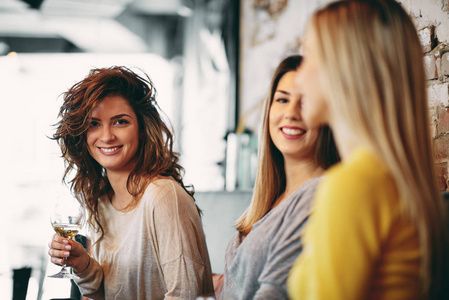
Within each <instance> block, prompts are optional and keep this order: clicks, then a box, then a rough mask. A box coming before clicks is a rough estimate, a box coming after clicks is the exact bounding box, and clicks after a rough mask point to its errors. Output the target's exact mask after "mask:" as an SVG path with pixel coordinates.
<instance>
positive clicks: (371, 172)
mask: <svg viewBox="0 0 449 300" xmlns="http://www.w3.org/2000/svg"><path fill="white" fill-rule="evenodd" d="M317 198H318V199H319V200H318V201H320V202H325V203H326V204H325V205H324V204H323V205H322V206H327V208H328V210H333V209H337V210H345V211H350V210H351V209H353V208H354V209H361V208H363V207H365V208H366V209H367V210H370V209H379V208H380V207H381V206H384V205H387V206H388V205H390V204H391V203H392V202H398V201H399V194H398V191H397V188H396V183H395V180H394V178H393V175H392V174H391V172H390V171H389V169H388V168H387V166H386V165H385V164H384V163H383V162H382V160H381V159H379V158H378V157H377V156H376V155H375V154H373V153H371V152H369V151H368V150H365V149H358V150H355V151H354V153H353V154H352V155H351V157H349V158H348V159H347V160H346V161H344V162H342V163H340V164H338V165H337V166H334V167H333V168H331V169H330V170H329V171H328V172H326V174H325V176H324V178H323V180H322V182H321V184H320V186H319V188H318V191H317Z"/></svg>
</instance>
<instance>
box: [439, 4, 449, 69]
mask: <svg viewBox="0 0 449 300" xmlns="http://www.w3.org/2000/svg"><path fill="white" fill-rule="evenodd" d="M448 1H449V0H448ZM441 73H442V75H444V76H449V52H446V53H444V54H443V56H442V57H441Z"/></svg>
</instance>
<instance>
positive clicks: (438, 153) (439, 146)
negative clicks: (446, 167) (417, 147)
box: [433, 135, 449, 162]
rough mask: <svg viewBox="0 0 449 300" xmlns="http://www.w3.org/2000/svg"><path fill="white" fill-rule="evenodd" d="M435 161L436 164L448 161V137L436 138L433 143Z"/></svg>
mask: <svg viewBox="0 0 449 300" xmlns="http://www.w3.org/2000/svg"><path fill="white" fill-rule="evenodd" d="M433 145H434V151H435V159H436V161H437V162H447V161H449V135H443V136H439V137H437V138H436V139H435V140H434V141H433Z"/></svg>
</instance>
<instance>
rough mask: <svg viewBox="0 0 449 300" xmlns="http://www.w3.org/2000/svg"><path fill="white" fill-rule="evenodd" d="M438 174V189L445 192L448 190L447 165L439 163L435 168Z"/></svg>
mask: <svg viewBox="0 0 449 300" xmlns="http://www.w3.org/2000/svg"><path fill="white" fill-rule="evenodd" d="M435 169H436V173H437V183H438V189H439V190H440V191H445V190H447V188H448V181H447V180H448V169H447V163H445V162H444V163H439V164H437V165H436V166H435Z"/></svg>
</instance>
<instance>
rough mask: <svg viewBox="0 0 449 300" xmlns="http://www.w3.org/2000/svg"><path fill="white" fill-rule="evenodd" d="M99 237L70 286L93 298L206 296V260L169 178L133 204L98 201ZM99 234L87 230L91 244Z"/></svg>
mask: <svg viewBox="0 0 449 300" xmlns="http://www.w3.org/2000/svg"><path fill="white" fill-rule="evenodd" d="M99 213H100V222H101V224H102V226H103V229H104V232H105V233H104V237H103V239H101V240H100V241H99V242H98V243H96V244H93V246H92V257H91V259H90V264H89V267H88V268H87V270H86V271H84V272H83V273H81V274H77V275H78V277H79V278H77V279H76V280H75V282H76V283H77V284H78V285H79V286H80V290H81V292H82V294H83V295H85V296H88V297H90V298H93V299H130V300H131V299H132V300H136V299H152V300H157V299H195V298H196V296H199V295H206V294H212V295H213V284H212V276H211V268H210V262H209V256H208V253H207V247H206V242H205V238H204V233H203V229H202V225H201V219H200V217H199V214H198V211H197V209H196V206H195V204H194V201H193V199H192V198H191V197H190V196H189V195H188V194H187V193H186V192H185V191H184V189H183V188H182V187H181V186H180V185H179V184H178V183H177V182H175V181H174V180H171V179H159V180H157V181H154V182H153V183H151V184H150V185H148V187H147V189H146V190H145V193H144V195H143V196H142V199H141V200H140V202H139V204H138V206H137V207H136V208H134V209H133V210H132V211H130V212H126V213H125V212H120V211H117V210H116V209H115V208H114V207H113V206H112V205H111V203H110V201H109V200H107V199H101V200H100V202H99ZM98 238H99V233H98V232H95V231H94V230H92V232H91V239H92V241H93V242H96V241H97V240H98Z"/></svg>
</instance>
